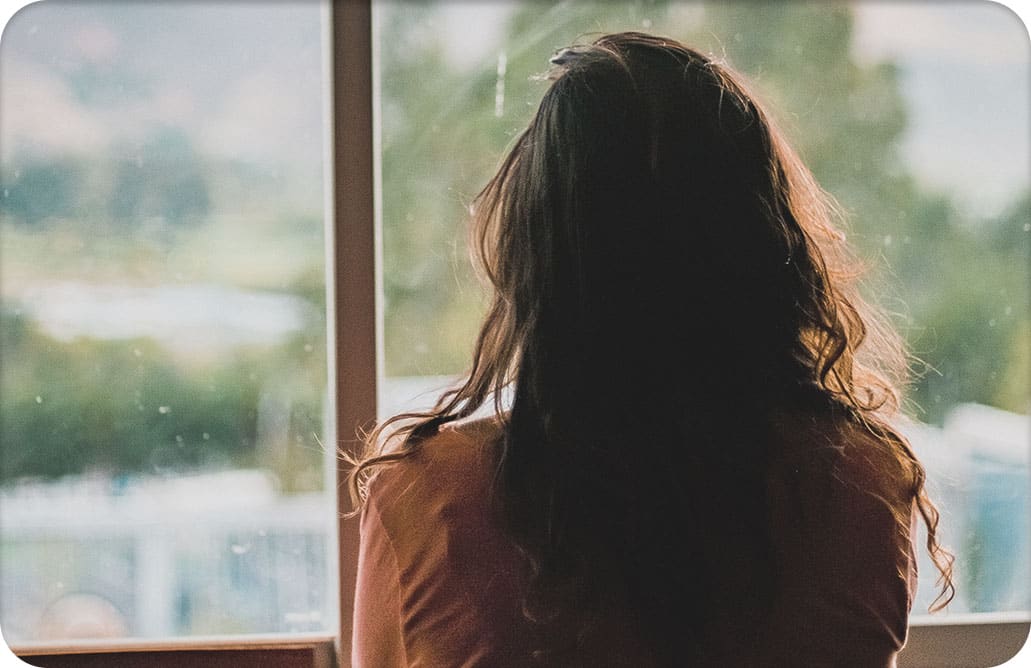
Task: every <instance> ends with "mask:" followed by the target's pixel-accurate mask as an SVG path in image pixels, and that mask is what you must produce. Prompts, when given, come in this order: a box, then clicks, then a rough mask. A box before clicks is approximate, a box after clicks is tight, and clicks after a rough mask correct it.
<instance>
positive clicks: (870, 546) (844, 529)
mask: <svg viewBox="0 0 1031 668" xmlns="http://www.w3.org/2000/svg"><path fill="white" fill-rule="evenodd" d="M775 424H776V425H777V427H778V429H777V430H776V431H777V432H778V433H780V434H781V436H782V439H781V440H782V442H781V443H778V444H777V446H778V447H777V449H776V452H778V453H779V454H778V456H777V457H776V458H775V460H774V461H775V462H776V463H775V464H774V465H773V466H772V467H771V473H770V476H769V484H768V489H769V498H770V507H771V522H772V523H773V528H774V531H773V540H774V545H773V547H774V552H775V553H776V557H777V559H778V562H779V563H780V564H783V565H786V566H784V567H782V569H781V570H782V574H781V580H780V585H779V590H778V592H777V593H776V596H775V600H774V608H773V611H772V614H771V615H769V616H768V617H767V618H766V619H767V621H766V622H764V623H763V625H762V627H761V628H754V627H749V628H742V627H741V625H740V624H738V625H735V623H734V621H735V616H734V611H733V610H714V611H713V614H714V617H713V619H714V620H716V621H717V622H718V623H717V625H716V628H725V629H726V632H725V634H724V636H725V637H723V638H716V639H714V640H715V642H713V647H715V648H719V649H718V650H717V652H718V658H713V659H712V664H711V665H714V666H769V667H770V668H774V667H776V668H782V667H784V666H805V667H810V666H811V667H823V666H826V667H828V668H830V667H833V668H842V667H849V666H855V667H857V668H858V667H863V668H867V667H869V668H884V667H890V666H894V665H895V656H896V653H897V652H898V650H899V649H901V648H902V646H903V644H904V643H905V639H906V631H907V619H908V614H909V610H910V606H911V604H912V599H913V595H914V593H915V590H916V557H915V555H914V549H913V543H912V537H913V536H914V535H915V532H914V526H915V517H916V515H915V513H914V512H913V504H912V501H911V499H909V495H908V491H907V490H908V487H909V483H908V480H907V474H906V473H905V471H904V469H903V468H902V466H901V465H900V464H898V463H897V462H896V461H895V459H894V457H893V456H891V455H890V454H889V453H888V451H887V450H886V446H885V445H883V444H882V443H881V442H880V441H878V440H877V439H875V438H874V437H872V436H871V435H870V434H869V433H867V432H865V431H864V430H863V429H862V428H861V427H859V426H855V425H847V426H844V427H840V426H839V427H835V428H834V429H827V428H825V427H824V428H821V427H820V426H818V425H817V424H816V422H815V421H813V420H812V419H804V420H800V419H797V418H791V419H788V418H782V419H781V420H780V421H779V422H778V423H775ZM497 436H498V432H497V428H496V427H495V426H494V423H493V422H491V421H486V420H481V421H478V422H470V423H466V424H464V425H459V426H448V427H445V428H443V429H441V431H440V432H439V434H437V435H436V436H434V437H432V438H430V439H428V440H427V441H426V442H425V443H424V444H423V446H422V448H421V449H420V450H419V451H418V452H417V454H415V455H413V456H412V457H411V458H409V459H407V460H405V461H403V462H402V463H399V464H396V465H393V466H390V467H386V468H384V469H383V470H382V471H380V472H379V473H377V474H376V476H375V478H374V479H373V481H372V483H371V485H370V490H369V491H370V493H369V499H368V503H367V504H366V506H365V508H364V510H363V513H362V517H361V551H360V556H359V561H358V583H357V591H356V596H355V615H354V636H353V639H352V640H353V642H352V656H353V659H352V661H353V664H352V665H354V666H360V667H361V668H380V667H383V668H388V667H393V666H420V667H424V668H438V667H439V668H445V667H453V666H454V667H457V666H465V667H472V666H478V667H491V668H506V667H509V666H529V665H532V661H531V659H530V654H529V653H530V652H531V651H532V650H533V649H534V647H533V642H532V638H531V630H530V627H529V625H528V624H527V623H526V622H525V621H524V619H523V617H522V613H521V600H522V587H523V583H524V580H523V577H524V576H523V565H522V560H521V557H520V555H519V553H518V551H517V550H516V549H515V547H514V546H513V545H512V544H511V542H510V541H509V540H508V539H507V538H506V536H505V534H504V533H503V531H502V530H501V528H500V526H499V524H498V522H497V520H496V518H495V517H494V516H493V515H492V513H491V512H490V511H489V507H490V506H489V502H488V498H489V492H490V482H491V477H492V475H493V463H494V461H495V460H494V458H493V452H494V450H493V444H494V443H495V442H496V438H497ZM821 448H830V449H833V450H834V451H836V452H837V453H839V454H840V457H838V459H837V461H838V462H839V464H838V465H837V466H836V467H835V468H833V469H832V470H833V471H834V473H833V477H832V479H830V480H827V478H828V476H827V474H826V473H824V474H822V476H823V479H822V480H821V479H819V477H818V476H817V475H810V473H812V472H813V471H820V470H823V471H826V470H827V469H820V468H819V467H815V466H812V463H813V462H814V461H816V460H817V459H818V458H819V451H820V449H821ZM810 500H811V501H813V503H808V501H810ZM899 516H902V517H910V518H912V519H911V521H910V522H899V521H898V520H897V519H896V518H897V517H899ZM723 620H726V623H725V624H723ZM630 628H632V625H631V624H623V623H621V621H620V620H619V619H613V620H611V623H607V624H605V632H604V633H602V634H599V635H598V636H597V637H598V639H599V640H598V643H597V646H596V647H593V648H589V650H590V651H591V653H592V655H591V656H590V657H589V658H587V659H585V661H584V664H583V665H588V666H599V667H601V666H648V665H649V662H648V659H647V650H646V649H645V648H643V647H641V645H640V642H639V641H637V640H635V639H634V638H632V637H629V631H628V629H630ZM670 641H671V642H673V643H675V642H677V639H675V638H671V639H670Z"/></svg>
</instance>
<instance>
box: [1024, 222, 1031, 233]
mask: <svg viewBox="0 0 1031 668" xmlns="http://www.w3.org/2000/svg"><path fill="white" fill-rule="evenodd" d="M1024 231H1025V232H1031V223H1024Z"/></svg>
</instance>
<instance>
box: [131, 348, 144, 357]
mask: <svg viewBox="0 0 1031 668" xmlns="http://www.w3.org/2000/svg"><path fill="white" fill-rule="evenodd" d="M132 354H133V355H135V356H136V357H143V351H142V350H140V349H139V348H133V349H132Z"/></svg>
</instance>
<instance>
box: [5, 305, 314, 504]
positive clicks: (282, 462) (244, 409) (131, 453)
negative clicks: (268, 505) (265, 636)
mask: <svg viewBox="0 0 1031 668" xmlns="http://www.w3.org/2000/svg"><path fill="white" fill-rule="evenodd" d="M304 341H310V339H307V338H306V339H304ZM315 344H317V345H320V352H315V346H314V345H312V344H311V343H310V342H309V343H302V342H301V339H299V338H298V339H294V340H292V341H289V342H287V343H286V344H284V345H283V346H282V347H280V348H279V349H272V350H269V349H256V350H247V349H238V350H236V351H235V352H234V353H233V354H232V355H231V356H228V357H227V358H226V359H220V360H217V361H216V362H209V363H203V364H199V365H190V364H184V363H183V361H182V360H178V359H175V358H174V357H172V356H171V355H170V353H169V352H168V351H166V350H164V349H163V348H162V347H160V346H159V345H157V344H156V343H155V342H154V341H151V340H149V339H138V340H127V341H126V340H122V341H110V340H95V339H77V340H74V341H71V342H62V341H58V340H55V339H52V338H50V337H48V336H47V335H45V334H44V333H42V332H40V331H38V330H37V329H36V328H35V327H34V326H33V325H32V323H31V322H30V321H28V320H27V319H26V318H24V317H23V316H21V315H17V314H15V313H12V312H10V311H7V310H4V311H2V312H0V345H2V349H3V376H2V386H0V479H4V480H10V479H14V478H19V477H23V476H41V477H57V476H62V475H67V474H73V473H81V472H84V471H103V472H108V473H112V474H123V473H126V472H137V471H141V472H149V473H156V474H168V473H172V472H177V471H180V472H181V471H184V470H192V469H197V468H202V467H204V468H210V467H216V468H221V467H225V466H229V465H233V466H247V465H250V466H254V465H274V466H273V469H274V470H276V471H277V473H279V474H280V476H281V481H282V483H283V485H284V486H285V487H286V488H287V489H294V488H298V487H301V488H303V487H311V486H317V484H318V483H319V482H320V481H319V480H317V476H316V479H315V480H312V479H311V478H312V476H311V475H310V473H309V470H318V469H319V468H320V459H321V453H320V451H319V450H318V448H317V447H316V445H317V444H316V442H315V441H314V435H315V434H317V433H319V432H321V430H322V429H321V421H322V411H321V407H322V396H321V395H322V388H323V387H325V370H324V369H325V357H324V355H322V354H321V350H324V347H321V346H322V345H324V344H322V342H321V341H319V340H318V339H317V338H316V340H315ZM270 390H271V391H274V392H276V393H279V394H280V395H281V396H285V397H286V399H285V401H286V402H287V404H288V405H287V406H286V407H285V412H287V413H288V417H287V419H288V420H289V423H288V425H287V428H286V429H285V430H283V433H284V435H283V436H281V438H282V439H283V440H282V441H279V440H277V441H276V442H274V443H266V444H261V443H259V437H260V436H261V434H260V433H259V428H258V425H259V415H258V413H259V405H260V404H261V403H262V399H263V395H264V394H267V393H268V392H270ZM262 445H264V447H259V446H262ZM298 476H303V477H304V478H305V479H304V480H300V479H299V478H298Z"/></svg>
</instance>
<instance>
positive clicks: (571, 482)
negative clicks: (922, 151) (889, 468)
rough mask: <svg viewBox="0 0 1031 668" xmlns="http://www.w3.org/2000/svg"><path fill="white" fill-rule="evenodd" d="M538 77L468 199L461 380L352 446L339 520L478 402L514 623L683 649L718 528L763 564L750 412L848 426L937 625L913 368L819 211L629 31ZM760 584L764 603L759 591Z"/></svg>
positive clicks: (831, 223) (768, 154) (733, 116)
mask: <svg viewBox="0 0 1031 668" xmlns="http://www.w3.org/2000/svg"><path fill="white" fill-rule="evenodd" d="M552 64H553V67H552V69H551V71H550V72H549V78H550V79H551V84H550V86H549V88H548V90H547V92H546V93H545V95H544V97H543V99H542V101H541V103H540V107H539V109H538V111H537V113H536V115H535V116H534V118H533V120H532V121H531V122H530V124H529V127H528V128H527V129H526V130H525V131H524V132H523V134H522V135H521V136H520V137H519V138H518V140H517V141H516V142H515V144H514V146H513V147H512V148H511V150H510V151H509V152H508V154H507V156H506V157H505V158H504V160H503V162H502V163H501V165H500V167H499V169H498V171H497V173H496V174H495V175H494V177H493V178H492V179H491V180H490V181H489V182H488V183H487V185H486V187H484V189H483V191H482V192H481V193H480V194H479V197H478V198H477V200H476V203H475V209H474V213H473V218H472V228H471V229H472V234H473V237H472V248H473V251H474V255H475V258H476V260H477V262H478V266H479V268H480V269H481V270H482V273H483V275H484V276H485V278H486V280H487V281H488V282H489V284H490V285H491V286H492V287H493V300H492V302H491V304H490V307H489V309H488V312H487V314H486V318H485V320H484V322H483V326H482V329H481V330H480V333H479V337H478V339H477V341H476V346H475V352H474V355H473V360H472V367H471V369H470V370H469V372H468V374H467V375H466V376H465V377H464V380H462V381H461V383H460V384H458V385H457V386H455V387H454V388H453V389H450V390H449V391H447V392H445V393H444V394H443V395H442V396H441V397H440V399H439V401H438V402H437V404H436V406H435V407H434V408H433V409H432V410H429V411H426V412H415V413H405V414H401V415H397V416H394V417H392V418H390V419H388V420H386V421H385V422H383V423H381V424H380V425H379V426H378V427H377V428H376V429H375V430H374V431H373V432H372V433H371V434H370V435H369V437H368V439H367V450H366V452H365V454H364V455H363V456H362V457H360V458H358V459H353V460H352V463H354V465H355V466H354V469H353V471H352V473H351V477H350V491H351V494H352V497H353V500H354V502H355V504H356V506H358V507H360V505H361V503H362V501H363V499H364V497H365V493H366V484H367V481H368V479H369V476H370V474H371V473H372V472H373V471H374V470H375V469H376V468H377V467H380V466H382V465H384V464H387V463H391V462H397V461H400V460H403V459H406V458H408V457H410V456H411V455H412V454H413V453H414V452H416V451H417V450H418V449H419V447H420V445H421V444H422V443H423V442H424V440H425V438H426V437H427V436H430V435H432V434H434V433H435V432H436V430H437V429H438V428H439V427H440V426H442V425H443V424H445V423H448V422H452V421H455V420H459V419H462V418H465V417H468V416H470V415H472V414H473V413H475V412H477V411H478V410H479V409H481V408H482V407H484V406H486V405H489V403H490V402H493V408H494V412H495V414H496V417H497V420H498V421H499V423H500V425H501V434H502V436H501V437H500V439H499V441H498V443H497V444H496V446H497V452H498V457H497V462H498V464H497V470H496V477H495V480H494V498H495V500H496V502H497V504H498V508H499V510H500V512H501V517H502V521H503V523H504V526H505V528H506V529H507V531H508V533H509V534H510V536H511V537H512V539H513V541H514V542H515V544H516V545H517V546H518V547H519V548H520V549H521V550H522V552H523V554H524V555H525V556H526V559H527V563H528V564H529V566H530V569H531V573H532V577H531V580H530V589H529V592H528V594H527V598H526V603H525V606H524V610H525V612H526V614H527V616H528V617H530V618H531V619H533V620H535V621H537V622H539V623H540V624H541V625H542V626H548V625H549V624H551V625H561V624H562V620H563V619H567V618H569V619H572V618H575V619H577V620H578V621H577V622H576V623H574V624H573V626H574V627H575V628H579V629H580V630H583V629H584V628H585V627H587V626H589V624H590V619H591V615H592V614H593V613H596V612H598V611H600V610H602V609H605V608H606V607H607V606H610V605H622V606H624V607H626V606H630V607H631V608H632V609H634V610H636V611H637V612H638V613H639V617H640V618H641V619H642V620H644V621H643V622H642V625H643V626H646V627H648V628H651V629H653V630H654V632H655V633H656V635H657V636H661V635H662V634H663V633H674V634H677V635H676V636H674V637H682V636H683V634H684V633H691V631H692V630H696V631H697V630H698V629H701V628H702V627H703V626H704V621H705V617H706V611H707V609H710V608H709V606H710V605H711V602H712V600H713V598H714V596H715V595H716V593H715V592H713V591H712V590H711V587H710V584H709V580H708V578H707V577H706V574H707V573H708V572H710V571H712V569H713V564H712V563H711V556H710V555H709V552H708V551H707V549H708V548H706V547H705V543H706V542H707V541H708V542H709V543H712V542H713V541H717V542H718V541H719V540H721V539H722V534H720V533H719V532H720V530H721V529H720V527H718V526H715V525H714V522H713V520H712V519H711V518H712V516H714V514H716V515H718V516H719V525H720V526H723V527H726V526H731V527H734V536H733V537H728V540H741V538H740V537H741V536H744V545H743V546H741V547H740V549H741V550H743V551H745V552H749V551H751V552H752V553H753V556H755V559H754V560H753V563H755V564H764V563H765V564H768V563H770V561H771V560H770V559H769V558H764V557H769V556H770V555H769V554H768V552H769V550H770V545H769V536H768V532H769V527H768V521H767V520H766V517H767V515H766V487H765V485H764V480H765V476H766V474H767V470H768V466H769V461H770V457H771V456H772V453H771V452H769V449H770V446H769V443H770V441H771V437H770V426H769V424H770V423H769V417H770V415H771V413H772V412H774V411H775V410H777V409H782V408H793V409H802V410H803V411H808V412H809V413H820V414H823V415H827V416H830V417H831V418H832V419H835V420H842V421H848V422H851V423H854V424H858V425H861V426H862V427H863V428H864V429H866V430H867V431H868V432H869V433H870V434H873V435H874V437H875V439H876V441H877V442H879V443H881V444H883V445H884V446H885V447H886V448H887V449H889V450H890V452H891V453H892V457H893V458H894V459H895V460H897V462H898V464H900V466H901V468H902V469H903V470H905V471H906V472H907V474H908V478H909V480H910V488H909V494H910V495H911V498H912V500H913V503H915V506H916V508H917V509H918V510H919V513H920V514H921V515H922V517H923V520H924V522H925V523H926V526H927V549H928V551H929V552H930V555H931V557H932V559H933V560H934V563H935V564H936V566H937V567H938V569H939V571H940V573H941V578H940V580H939V584H940V585H941V593H940V594H939V596H938V598H937V599H936V600H935V604H934V605H933V606H932V609H938V608H941V607H944V606H945V605H946V604H947V603H948V602H949V600H951V597H952V595H953V592H954V590H953V585H952V577H951V573H952V557H951V555H949V554H948V553H947V552H946V551H945V550H943V549H942V548H941V547H940V546H939V544H938V540H937V528H938V512H937V511H936V509H935V507H934V505H933V504H932V502H931V501H930V499H929V498H928V496H927V493H926V491H925V489H924V481H925V473H924V468H923V467H922V466H921V464H920V462H919V461H918V460H917V458H916V456H915V455H914V453H913V451H912V449H911V448H910V447H909V445H908V443H907V441H906V439H905V438H904V437H903V436H902V435H901V434H899V433H898V432H897V431H896V430H895V429H893V428H892V427H891V425H890V423H889V419H890V418H891V416H892V415H893V414H894V413H895V412H896V411H897V409H898V405H899V390H898V388H900V387H901V386H902V385H903V384H904V382H905V376H906V369H907V358H906V356H905V354H904V350H903V346H902V344H901V341H900V339H899V337H898V336H897V335H896V334H895V333H894V332H893V330H892V329H891V327H889V326H888V325H887V323H886V321H885V320H884V318H882V317H881V316H880V314H879V313H878V312H877V311H876V310H875V309H874V308H872V307H871V306H870V305H869V304H867V303H866V302H864V300H863V299H862V298H861V297H860V295H859V294H858V291H857V288H856V282H857V278H858V273H859V272H858V271H857V270H856V266H857V264H856V261H855V259H854V258H853V257H852V256H851V255H850V254H849V251H848V248H847V246H846V244H845V241H844V237H843V235H842V234H841V233H840V232H839V231H838V229H837V225H836V223H838V222H839V218H840V216H839V215H838V214H837V211H836V208H835V206H834V204H833V201H832V200H831V199H830V198H829V197H828V196H827V195H826V194H825V193H824V192H823V191H822V190H821V189H820V187H819V186H818V185H817V183H816V182H815V180H814V179H813V177H812V175H811V174H810V172H809V170H808V169H807V168H806V167H805V165H804V164H803V163H802V162H801V160H800V159H799V158H798V156H797V155H796V154H795V153H794V152H793V151H792V150H791V148H790V147H789V146H788V144H787V143H786V142H785V140H784V138H783V136H782V135H781V133H780V132H779V131H778V130H777V129H776V127H775V125H774V123H773V122H772V121H771V119H770V118H769V117H768V116H767V114H766V113H765V112H764V111H763V110H762V109H761V108H760V107H759V106H758V104H757V103H756V101H755V98H754V96H753V95H752V94H751V93H749V92H748V91H747V90H746V87H745V85H744V84H743V82H742V78H741V77H740V76H739V75H737V74H736V73H734V72H732V71H731V70H730V68H728V67H727V66H726V65H723V64H721V63H718V62H714V61H713V60H711V59H709V58H707V57H705V56H703V55H701V54H699V53H698V52H696V51H694V50H691V49H689V48H687V47H685V46H682V45H680V44H678V43H676V42H675V41H673V40H670V39H664V38H659V37H654V36H650V35H646V34H640V33H621V34H613V35H606V36H603V37H601V38H600V39H597V40H596V41H594V42H593V43H591V44H589V45H581V46H575V47H570V48H569V49H566V50H564V51H562V52H560V53H559V54H557V55H556V56H555V57H554V58H553V59H552ZM506 392H507V393H509V395H510V397H511V405H510V406H508V405H506V403H505V400H503V397H504V396H505V394H506ZM386 434H390V438H384V436H385V435H386ZM388 442H389V443H392V445H389V446H388V445H386V443H388ZM898 520H899V522H900V523H901V524H902V525H904V526H906V527H908V526H909V518H908V516H906V517H901V516H900V517H898ZM724 533H726V532H725V531H724ZM757 568H758V570H757V571H756V573H755V574H753V578H752V579H753V580H754V584H755V585H756V587H757V589H756V590H755V591H754V592H753V593H754V594H755V595H756V596H758V597H759V599H760V600H761V599H762V596H763V591H766V592H767V594H768V593H769V588H770V587H772V585H771V584H770V583H772V582H773V581H774V580H775V578H776V573H775V572H772V570H771V571H770V572H766V571H763V569H762V567H761V566H759V567H757ZM764 583H765V584H766V585H767V586H766V587H765V589H764V587H763V585H764ZM667 637H668V636H667Z"/></svg>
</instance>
